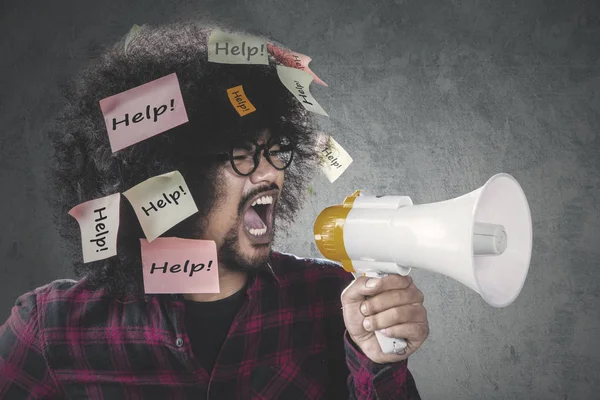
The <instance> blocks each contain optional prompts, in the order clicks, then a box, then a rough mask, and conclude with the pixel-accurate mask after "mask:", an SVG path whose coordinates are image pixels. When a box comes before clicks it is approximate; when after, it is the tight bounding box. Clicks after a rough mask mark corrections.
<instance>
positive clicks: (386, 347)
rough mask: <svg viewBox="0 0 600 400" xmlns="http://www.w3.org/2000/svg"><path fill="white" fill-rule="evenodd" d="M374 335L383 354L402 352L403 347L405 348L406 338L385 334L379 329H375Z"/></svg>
mask: <svg viewBox="0 0 600 400" xmlns="http://www.w3.org/2000/svg"><path fill="white" fill-rule="evenodd" d="M375 336H377V341H378V342H379V345H380V346H381V351H382V352H383V353H384V354H392V353H395V354H403V353H404V351H405V350H404V349H405V348H406V340H404V339H400V338H392V337H389V336H385V335H384V334H383V333H381V332H380V331H375Z"/></svg>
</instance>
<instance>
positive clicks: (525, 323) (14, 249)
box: [0, 0, 600, 399]
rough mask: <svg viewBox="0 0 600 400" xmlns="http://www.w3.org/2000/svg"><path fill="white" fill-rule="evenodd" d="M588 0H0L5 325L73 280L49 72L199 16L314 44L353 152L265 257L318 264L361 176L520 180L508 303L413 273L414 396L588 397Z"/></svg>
mask: <svg viewBox="0 0 600 400" xmlns="http://www.w3.org/2000/svg"><path fill="white" fill-rule="evenodd" d="M599 3H600V2H598V1H595V0H594V1H592V0H590V1H576V0H566V1H549V0H546V1H544V0H530V1H492V0H488V1H476V0H471V1H469V0H464V1H461V0H447V1H441V0H421V1H417V0H395V1H390V0H380V1H372V2H365V1H359V0H350V1H349V0H335V1H327V2H325V1H318V0H313V1H310V2H302V1H297V2H284V1H275V0H254V1H243V2H234V1H224V0H213V1H199V0H198V1H193V0H189V1H185V0H177V1H160V0H152V1H141V0H138V1H131V2H122V1H120V0H106V1H80V0H77V1H76V0H55V1H51V2H47V1H37V2H34V1H32V0H20V1H17V0H2V3H1V4H0V38H1V39H0V54H2V56H1V57H0V88H1V89H2V94H1V96H0V127H1V128H0V188H1V189H0V191H1V196H0V204H1V206H0V221H2V222H1V226H2V230H1V231H0V261H1V262H0V318H1V319H2V320H4V319H5V318H6V317H7V316H8V313H9V310H10V307H11V305H12V304H13V303H14V300H15V298H16V297H17V296H18V295H19V294H21V293H23V292H25V291H28V290H31V289H33V288H35V287H37V286H39V285H41V284H44V283H46V282H48V281H50V280H53V279H56V278H59V277H66V276H70V273H69V272H68V266H67V262H66V260H65V259H64V258H63V255H62V252H61V248H60V243H59V241H58V237H57V234H56V233H55V230H54V228H53V226H52V223H51V219H50V214H49V212H48V209H47V206H46V204H45V199H44V198H45V195H44V193H43V191H41V190H40V188H41V187H43V183H44V176H43V172H44V167H43V165H44V164H43V163H44V161H45V159H46V157H47V153H48V143H47V140H46V138H45V137H44V136H43V131H44V127H45V125H46V124H47V123H48V121H50V120H51V119H52V117H53V115H54V114H55V113H56V112H57V110H58V109H59V107H60V99H59V98H58V82H60V81H61V80H63V79H65V78H68V77H69V76H71V75H72V74H73V73H74V72H75V71H77V69H78V68H79V67H80V66H81V65H82V64H83V63H84V62H85V61H86V59H87V57H88V51H89V50H90V49H94V48H96V47H97V46H98V45H101V44H103V43H108V42H111V41H113V40H115V39H116V38H117V37H119V36H121V35H122V34H124V33H125V32H127V30H128V29H129V28H130V27H131V25H132V24H134V23H137V24H141V23H160V22H163V21H168V20H169V19H171V18H174V17H179V16H184V15H189V14H190V13H197V14H198V15H202V16H205V17H210V18H213V19H215V20H217V21H223V22H226V23H229V24H231V25H232V26H235V27H238V28H240V29H243V30H248V31H251V32H255V33H258V34H264V35H267V36H269V37H272V38H274V39H276V40H279V41H281V42H283V43H285V44H286V45H287V46H289V47H292V48H294V49H296V50H297V51H299V52H302V53H305V54H308V55H311V56H312V57H313V58H314V61H313V63H312V64H311V66H312V68H313V69H314V70H315V71H316V72H317V73H318V74H319V75H320V77H321V78H322V79H323V80H325V81H326V82H327V83H329V85H330V88H322V87H320V86H317V85H313V86H312V91H313V94H315V96H316V97H317V98H318V99H319V102H320V103H321V104H322V105H323V107H324V108H325V109H326V110H328V112H329V113H330V115H331V118H330V119H329V120H327V119H323V127H324V129H325V130H326V131H328V132H330V133H332V134H334V135H335V137H336V138H337V139H338V141H339V142H340V143H341V144H342V145H343V146H344V147H345V148H346V149H347V150H348V151H349V152H350V153H351V154H352V156H353V157H354V160H355V162H354V164H353V165H352V166H351V167H350V169H349V170H348V171H347V172H346V174H344V175H343V176H342V177H341V178H340V179H339V180H338V181H337V182H336V183H335V184H329V183H328V181H327V180H326V179H325V177H324V176H319V177H317V178H316V180H315V183H314V189H315V190H314V195H313V197H312V199H311V200H310V202H309V203H307V206H306V208H305V212H304V213H303V215H302V216H301V218H300V219H299V220H298V223H297V225H296V226H295V228H294V229H293V231H292V232H291V235H292V236H291V237H290V238H281V239H280V240H279V242H278V244H277V247H278V248H279V249H282V250H286V251H290V252H294V253H297V254H299V255H308V256H317V255H318V253H317V251H316V248H315V246H314V244H313V243H312V237H311V228H312V223H313V220H314V217H315V216H316V214H317V212H318V211H319V210H320V209H322V208H323V207H325V206H327V205H329V204H333V203H337V202H339V201H341V200H342V199H343V198H344V196H346V195H348V194H350V193H352V192H353V191H354V190H355V189H358V188H361V189H366V190H368V191H370V192H372V193H378V194H405V195H410V196H411V197H412V198H413V201H414V202H415V203H426V202H433V201H439V200H444V199H448V198H452V197H456V196H458V195H461V194H463V193H466V192H469V191H471V190H473V189H476V188H478V187H479V186H481V185H482V184H483V183H484V182H485V181H486V180H487V178H489V177H490V176H491V175H493V174H494V173H496V172H508V173H511V174H513V175H514V176H515V177H516V178H517V179H518V180H519V181H520V183H521V184H522V186H523V187H524V189H525V192H526V194H527V196H528V198H529V200H530V206H531V211H532V215H533V221H534V246H535V247H534V254H533V259H532V264H531V269H530V274H529V277H528V279H527V281H526V284H525V287H524V289H523V291H522V293H521V296H520V297H519V298H518V299H517V301H516V302H515V303H514V304H513V305H511V306H509V307H507V308H505V309H493V308H491V307H489V306H487V305H486V304H485V303H484V302H483V300H481V299H480V298H479V296H478V295H477V294H475V293H473V292H471V291H470V290H469V289H467V288H465V287H462V286H461V285H460V284H458V283H456V282H454V281H452V280H450V279H449V278H445V277H442V276H436V275H434V274H433V273H428V272H426V271H415V272H414V273H413V276H414V277H415V280H416V282H417V284H418V286H419V287H420V288H421V289H422V290H423V292H424V293H425V295H426V306H427V308H428V310H429V317H430V325H431V335H430V337H429V339H428V341H427V342H426V344H425V345H424V347H423V348H422V349H421V350H420V351H419V352H418V353H416V354H415V355H413V356H412V357H411V359H410V364H409V365H410V367H411V369H412V371H413V372H414V374H415V377H416V379H417V382H418V386H419V388H420V390H421V392H422V395H423V398H424V399H593V398H599V396H598V395H597V393H598V392H599V391H600V361H599V359H598V358H599V357H600V346H599V344H598V340H599V339H600V311H599V310H600V304H599V301H598V300H599V296H600V278H599V274H600V271H599V267H600V261H599V260H600V222H599V218H598V216H599V214H600V212H599V207H600V201H599V195H600V168H599V166H600V139H599V135H598V130H599V129H600V10H599ZM292 237H293V239H291V238H292ZM595 393H596V395H595Z"/></svg>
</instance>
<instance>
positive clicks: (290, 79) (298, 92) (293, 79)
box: [277, 65, 328, 117]
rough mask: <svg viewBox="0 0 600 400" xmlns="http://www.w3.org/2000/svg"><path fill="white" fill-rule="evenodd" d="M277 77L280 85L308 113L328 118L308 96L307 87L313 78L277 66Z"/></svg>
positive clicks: (296, 70)
mask: <svg viewBox="0 0 600 400" xmlns="http://www.w3.org/2000/svg"><path fill="white" fill-rule="evenodd" d="M277 75H278V76H279V79H280V80H281V83H283V85H284V86H285V87H286V88H287V89H288V90H289V91H290V92H291V93H292V94H293V95H294V97H296V99H298V101H300V103H301V104H302V105H303V106H304V108H306V109H307V110H308V111H311V112H314V113H317V114H321V115H325V116H326V117H327V116H328V115H327V113H326V112H325V110H323V107H321V106H320V105H319V103H317V101H316V100H315V98H314V97H313V96H312V94H310V92H309V90H308V89H309V87H310V83H311V82H312V80H313V76H312V75H311V74H309V73H308V72H304V71H301V70H299V69H296V68H290V67H283V66H281V65H278V66H277Z"/></svg>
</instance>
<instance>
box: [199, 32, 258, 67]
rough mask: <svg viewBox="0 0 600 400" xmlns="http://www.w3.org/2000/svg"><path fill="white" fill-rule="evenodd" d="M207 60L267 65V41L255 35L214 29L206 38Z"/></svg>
mask: <svg viewBox="0 0 600 400" xmlns="http://www.w3.org/2000/svg"><path fill="white" fill-rule="evenodd" d="M208 61H210V62H214V63H220V64H262V65H269V54H268V52H267V43H266V42H265V41H264V40H263V39H261V38H258V37H256V36H249V35H235V34H232V33H227V32H223V31H221V30H219V29H214V30H213V31H212V32H211V34H210V38H209V39H208Z"/></svg>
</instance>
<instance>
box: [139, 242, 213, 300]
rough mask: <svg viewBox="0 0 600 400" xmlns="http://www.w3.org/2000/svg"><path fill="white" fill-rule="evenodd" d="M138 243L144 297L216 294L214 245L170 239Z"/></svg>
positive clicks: (211, 243)
mask: <svg viewBox="0 0 600 400" xmlns="http://www.w3.org/2000/svg"><path fill="white" fill-rule="evenodd" d="M140 243H141V246H142V265H143V275H144V291H145V292H146V293H148V294H150V293H163V294H164V293H219V290H220V289H219V268H218V261H217V245H216V244H215V242H214V241H212V240H196V239H180V238H173V237H170V238H157V239H155V240H154V241H152V242H151V243H150V242H148V241H147V240H146V239H140Z"/></svg>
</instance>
